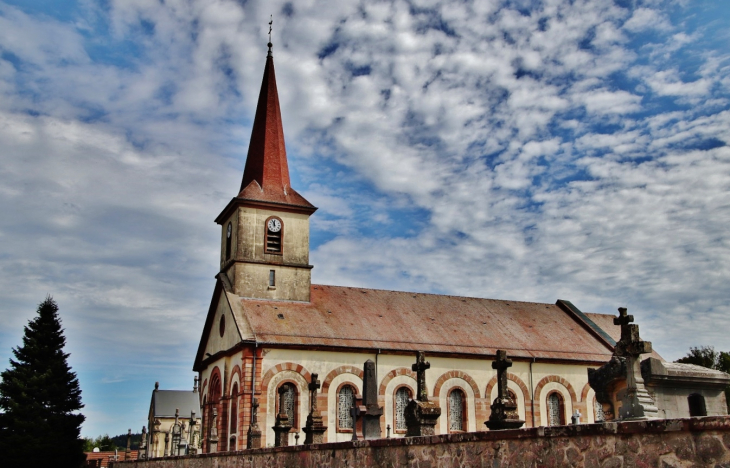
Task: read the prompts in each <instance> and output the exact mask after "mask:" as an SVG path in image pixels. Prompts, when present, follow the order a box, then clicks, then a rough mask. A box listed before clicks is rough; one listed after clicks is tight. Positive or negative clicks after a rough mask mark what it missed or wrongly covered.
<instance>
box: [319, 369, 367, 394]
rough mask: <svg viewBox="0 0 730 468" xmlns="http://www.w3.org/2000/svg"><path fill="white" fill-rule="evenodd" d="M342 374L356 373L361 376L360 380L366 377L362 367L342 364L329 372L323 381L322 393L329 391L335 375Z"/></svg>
mask: <svg viewBox="0 0 730 468" xmlns="http://www.w3.org/2000/svg"><path fill="white" fill-rule="evenodd" d="M342 374H352V375H356V376H358V377H360V380H363V379H364V378H365V374H364V373H363V371H362V369H358V368H357V367H353V366H340V367H338V368H336V369H334V370H332V371H331V372H330V373H329V374H327V377H325V379H324V382H322V393H327V390H329V388H330V385H332V381H333V380H334V379H335V377H337V376H338V375H342Z"/></svg>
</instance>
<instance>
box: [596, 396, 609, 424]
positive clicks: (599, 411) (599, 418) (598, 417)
mask: <svg viewBox="0 0 730 468" xmlns="http://www.w3.org/2000/svg"><path fill="white" fill-rule="evenodd" d="M593 408H594V410H595V416H596V418H595V421H596V422H603V421H605V420H606V415H605V414H603V405H602V404H601V403H599V402H598V400H593Z"/></svg>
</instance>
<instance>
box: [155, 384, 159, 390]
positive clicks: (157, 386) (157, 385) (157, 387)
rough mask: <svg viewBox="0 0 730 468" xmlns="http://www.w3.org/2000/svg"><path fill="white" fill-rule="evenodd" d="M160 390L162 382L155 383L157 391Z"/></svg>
mask: <svg viewBox="0 0 730 468" xmlns="http://www.w3.org/2000/svg"><path fill="white" fill-rule="evenodd" d="M159 389H160V382H155V390H159Z"/></svg>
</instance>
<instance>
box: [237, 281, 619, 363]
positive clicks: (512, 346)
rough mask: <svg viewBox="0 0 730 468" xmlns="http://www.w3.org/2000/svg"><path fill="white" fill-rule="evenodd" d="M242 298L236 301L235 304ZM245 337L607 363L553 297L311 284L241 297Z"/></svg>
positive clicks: (603, 348) (602, 348)
mask: <svg viewBox="0 0 730 468" xmlns="http://www.w3.org/2000/svg"><path fill="white" fill-rule="evenodd" d="M239 305H240V308H239V307H238V306H239ZM234 309H237V310H234V315H236V319H237V320H238V321H239V324H240V326H239V329H240V330H242V331H243V330H250V332H245V331H244V332H243V334H244V335H248V336H243V339H244V340H245V339H251V340H256V341H257V342H258V343H260V344H266V343H268V344H272V345H287V346H290V345H294V346H306V347H308V348H315V347H341V348H360V349H380V350H388V351H391V352H392V351H395V352H397V351H407V352H412V351H416V350H420V351H426V352H431V353H445V354H462V355H485V356H493V355H494V354H495V352H496V351H497V349H504V350H506V351H507V353H508V355H509V356H511V357H517V358H539V359H556V360H570V361H590V362H601V363H603V362H606V361H608V360H609V359H610V357H611V353H612V349H610V347H609V346H607V345H606V344H604V343H603V342H601V341H600V340H598V339H597V338H596V337H595V336H594V334H592V333H591V332H589V331H588V330H586V328H585V327H584V326H583V325H582V324H581V323H579V322H578V321H577V320H576V319H575V318H574V317H573V316H572V315H570V314H569V313H566V312H565V311H563V310H562V309H561V308H560V307H558V306H557V305H555V304H540V303H532V302H519V301H504V300H495V299H479V298H473V297H459V296H445V295H435V294H418V293H409V292H397V291H383V290H375V289H364V288H350V287H340V286H323V285H312V290H311V302H309V303H300V302H282V301H269V300H256V299H245V298H240V299H239V301H238V304H237V305H234Z"/></svg>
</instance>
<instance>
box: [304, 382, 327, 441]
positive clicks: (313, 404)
mask: <svg viewBox="0 0 730 468" xmlns="http://www.w3.org/2000/svg"><path fill="white" fill-rule="evenodd" d="M320 387H321V385H320V383H319V380H317V374H312V381H311V382H310V383H309V415H308V416H307V424H306V425H305V427H304V433H305V434H307V436H306V437H305V438H304V445H312V444H323V443H324V433H325V432H327V426H325V425H324V421H323V420H322V415H321V414H319V412H318V411H317V390H319V388H320Z"/></svg>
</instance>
